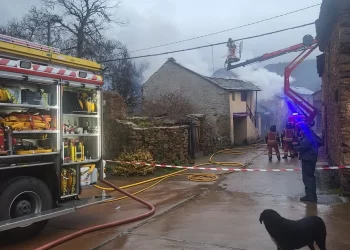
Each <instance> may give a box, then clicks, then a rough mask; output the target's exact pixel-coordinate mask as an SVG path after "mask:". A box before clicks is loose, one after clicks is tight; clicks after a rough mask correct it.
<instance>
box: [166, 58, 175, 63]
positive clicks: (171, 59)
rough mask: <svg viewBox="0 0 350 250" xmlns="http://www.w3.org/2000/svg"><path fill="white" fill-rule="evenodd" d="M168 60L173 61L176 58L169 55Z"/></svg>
mask: <svg viewBox="0 0 350 250" xmlns="http://www.w3.org/2000/svg"><path fill="white" fill-rule="evenodd" d="M168 61H170V62H173V63H174V62H176V60H175V59H174V57H169V58H168Z"/></svg>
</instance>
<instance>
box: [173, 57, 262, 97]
mask: <svg viewBox="0 0 350 250" xmlns="http://www.w3.org/2000/svg"><path fill="white" fill-rule="evenodd" d="M167 62H171V63H173V64H176V65H178V66H180V67H181V68H183V69H185V70H187V71H189V72H191V73H193V74H195V75H198V76H200V77H202V78H203V79H205V80H207V81H209V82H211V83H212V84H215V85H217V86H219V87H220V88H222V89H225V90H228V91H233V90H236V91H238V90H248V91H249V90H250V91H261V89H260V88H259V87H257V86H255V85H254V84H252V83H251V82H246V81H243V80H239V79H236V78H235V79H225V78H216V77H207V76H203V75H201V74H198V73H197V72H195V71H193V70H190V69H189V68H186V67H184V66H182V65H181V64H179V63H178V62H176V61H175V59H174V58H172V57H171V58H169V59H168V60H167Z"/></svg>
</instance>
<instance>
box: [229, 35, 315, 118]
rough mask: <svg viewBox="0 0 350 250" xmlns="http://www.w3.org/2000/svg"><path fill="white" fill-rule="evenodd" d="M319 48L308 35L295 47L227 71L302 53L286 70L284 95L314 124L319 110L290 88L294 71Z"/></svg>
mask: <svg viewBox="0 0 350 250" xmlns="http://www.w3.org/2000/svg"><path fill="white" fill-rule="evenodd" d="M317 47H318V44H317V40H315V39H313V37H312V36H311V35H306V36H304V38H303V43H299V44H296V45H293V46H290V47H288V48H285V49H281V50H277V51H274V52H271V53H265V54H263V55H262V56H259V57H256V58H253V59H249V60H246V61H245V62H242V63H237V64H234V65H231V64H228V65H227V68H226V69H227V70H231V69H234V68H238V67H244V66H246V65H249V64H252V63H255V62H262V61H266V60H269V59H272V58H275V57H278V56H282V55H285V54H288V53H291V52H298V51H301V53H300V54H299V55H298V56H297V57H296V58H295V59H294V60H293V61H292V62H291V63H290V64H288V66H287V67H286V68H285V70H284V93H285V95H286V96H287V97H289V98H290V99H291V100H293V102H294V103H295V104H296V105H298V106H299V107H300V108H301V111H302V112H303V114H304V116H305V117H306V121H307V122H308V123H310V124H314V118H315V117H316V115H317V113H318V110H317V108H316V107H314V106H313V105H312V104H310V103H309V102H307V101H306V100H305V99H304V98H303V97H302V96H301V95H300V94H298V93H297V92H295V91H294V90H292V89H291V88H290V82H289V77H290V76H291V74H292V72H293V70H294V69H295V68H296V67H297V66H298V65H299V64H300V63H301V62H302V61H303V60H305V58H306V57H308V56H309V55H310V54H311V53H312V52H313V51H314V50H315V49H316V48H317Z"/></svg>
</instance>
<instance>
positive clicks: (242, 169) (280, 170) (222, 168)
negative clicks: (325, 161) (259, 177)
mask: <svg viewBox="0 0 350 250" xmlns="http://www.w3.org/2000/svg"><path fill="white" fill-rule="evenodd" d="M106 162H109V163H127V164H131V163H132V164H138V165H145V166H154V167H160V168H179V169H190V170H210V171H231V172H297V171H301V168H265V169H264V168H233V167H211V168H210V167H189V166H172V165H166V164H151V163H144V162H121V161H110V160H106ZM336 169H350V166H323V167H317V168H316V170H336Z"/></svg>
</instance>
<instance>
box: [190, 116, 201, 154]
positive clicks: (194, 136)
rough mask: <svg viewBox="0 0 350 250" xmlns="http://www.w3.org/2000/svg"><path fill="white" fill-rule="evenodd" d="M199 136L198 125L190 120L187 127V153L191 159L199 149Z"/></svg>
mask: <svg viewBox="0 0 350 250" xmlns="http://www.w3.org/2000/svg"><path fill="white" fill-rule="evenodd" d="M200 136H201V135H200V125H199V124H196V123H194V122H193V121H192V120H191V121H190V124H189V127H188V150H189V152H188V154H189V156H190V157H191V158H192V159H195V154H196V153H198V152H199V151H200V143H199V142H200Z"/></svg>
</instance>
